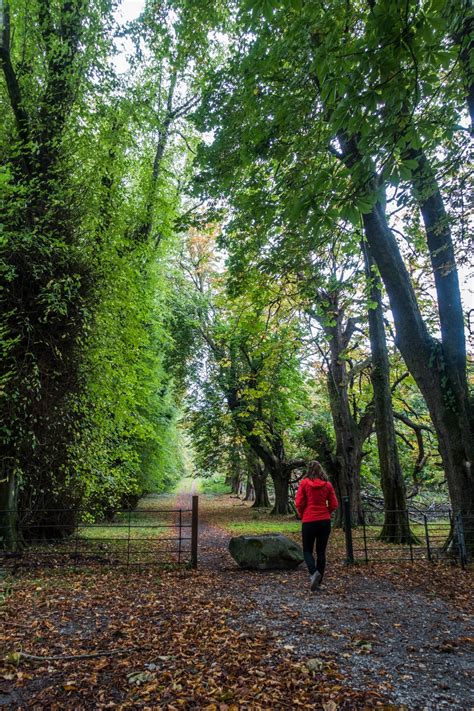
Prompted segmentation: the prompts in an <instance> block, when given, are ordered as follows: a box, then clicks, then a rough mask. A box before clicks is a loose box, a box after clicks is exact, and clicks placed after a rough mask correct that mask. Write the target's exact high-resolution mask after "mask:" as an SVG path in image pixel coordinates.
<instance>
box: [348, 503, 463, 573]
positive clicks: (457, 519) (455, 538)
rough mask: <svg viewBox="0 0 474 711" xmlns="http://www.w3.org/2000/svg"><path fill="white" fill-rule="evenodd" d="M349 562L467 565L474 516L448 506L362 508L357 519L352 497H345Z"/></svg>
mask: <svg viewBox="0 0 474 711" xmlns="http://www.w3.org/2000/svg"><path fill="white" fill-rule="evenodd" d="M343 514H344V535H345V547H346V559H347V562H348V563H403V562H412V563H413V562H415V561H419V560H426V561H430V562H435V561H440V560H451V561H453V560H456V561H457V562H458V563H459V564H460V565H461V567H462V568H465V567H466V565H467V564H468V562H469V560H470V556H469V550H470V547H469V544H468V542H469V541H472V540H473V537H474V535H473V534H474V516H466V515H463V514H461V513H456V514H453V512H452V511H451V510H449V509H444V510H442V509H437V510H436V512H433V511H430V510H428V511H425V512H423V511H421V510H419V509H408V510H403V511H401V510H393V511H373V510H368V511H367V510H363V511H362V514H361V517H360V518H359V520H358V521H354V520H353V517H352V513H351V506H350V502H349V499H348V498H347V497H345V498H344V499H343Z"/></svg>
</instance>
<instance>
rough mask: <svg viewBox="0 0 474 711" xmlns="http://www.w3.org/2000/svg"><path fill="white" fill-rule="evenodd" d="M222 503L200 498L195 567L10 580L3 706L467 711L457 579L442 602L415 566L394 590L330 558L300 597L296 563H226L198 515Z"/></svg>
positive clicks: (214, 534)
mask: <svg viewBox="0 0 474 711" xmlns="http://www.w3.org/2000/svg"><path fill="white" fill-rule="evenodd" d="M203 504H204V506H203ZM222 505H223V502H222V500H221V499H219V500H216V499H209V500H207V501H206V500H204V501H202V502H201V510H202V509H203V508H204V512H203V513H204V516H203V522H202V530H201V532H200V536H201V538H200V543H201V545H200V554H201V560H200V568H199V570H197V571H188V570H180V571H165V572H160V576H159V578H158V577H157V574H156V571H153V570H152V569H147V570H143V571H141V572H139V573H133V574H130V575H126V574H124V573H121V572H120V571H114V572H105V571H103V572H100V573H99V574H97V575H94V576H91V575H90V574H88V573H80V574H72V573H71V574H68V575H64V576H63V577H61V578H58V577H55V576H54V574H50V575H49V577H45V578H44V579H41V581H38V580H36V579H35V580H32V579H31V580H30V579H29V578H28V576H25V577H22V578H20V579H18V581H17V582H15V584H14V585H13V589H12V592H11V594H10V596H9V597H8V598H7V599H6V600H5V602H4V604H3V605H2V607H1V608H0V622H2V623H3V622H5V623H6V624H4V625H3V624H2V633H1V641H2V649H3V650H4V652H3V654H2V663H1V667H0V706H1V707H2V708H17V709H22V708H24V709H29V708H35V709H42V708H48V709H52V710H53V711H56V710H58V711H59V709H92V708H99V709H102V708H104V709H105V708H117V709H128V708H143V709H166V710H169V711H173V709H193V708H199V709H208V710H209V711H214V710H215V711H235V710H236V709H298V708H302V709H305V708H306V709H318V708H319V709H323V710H324V711H339V710H341V711H342V710H343V709H355V710H357V709H366V708H374V707H378V708H384V709H417V708H420V709H421V708H423V709H433V710H434V709H444V708H446V709H447V708H449V709H468V708H470V698H472V697H471V692H472V690H471V689H470V675H469V673H468V672H469V668H470V667H469V665H470V664H471V665H472V638H473V635H472V629H470V628H469V619H468V615H467V611H468V606H469V602H468V598H467V597H466V596H465V595H464V593H463V587H462V585H461V587H460V586H459V585H458V588H457V589H458V591H460V592H458V596H457V599H456V597H455V598H449V597H448V594H447V595H444V596H443V597H444V599H442V598H441V597H440V596H438V595H433V594H432V590H430V588H429V585H428V584H427V583H425V581H424V579H423V580H421V577H420V576H421V572H420V570H419V568H416V566H415V569H414V570H413V571H412V573H411V576H412V577H410V574H409V573H407V576H408V577H407V582H406V584H405V585H404V584H403V578H404V574H402V575H397V574H396V572H394V573H393V576H392V575H391V571H390V570H389V569H387V568H384V569H383V570H381V571H380V570H375V569H370V568H367V569H364V570H361V569H357V570H355V569H348V568H345V567H343V566H342V565H339V564H336V563H334V562H332V563H330V568H329V571H328V577H327V581H325V590H324V591H321V592H320V593H319V594H316V595H312V594H311V593H309V592H308V590H307V580H306V575H305V574H304V571H303V570H298V571H295V572H293V573H285V572H283V573H282V572H278V573H276V572H275V573H273V572H272V573H265V574H263V573H248V572H244V571H240V570H238V569H237V568H236V567H235V565H234V564H233V562H232V560H231V559H230V557H229V555H228V553H227V543H228V538H229V536H228V534H227V533H226V532H225V531H224V530H223V529H222V528H218V527H216V526H212V525H209V524H208V523H206V518H208V520H210V521H212V513H213V507H216V506H222ZM229 513H231V511H230V512H229ZM424 572H425V577H429V569H428V570H427V569H426V568H425V571H424ZM457 575H458V576H459V575H460V572H459V571H457ZM447 580H448V583H449V582H450V578H449V576H447ZM413 581H414V582H413ZM424 586H426V589H425V587H424ZM448 599H449V600H450V602H449V604H448V602H447V600H448ZM456 603H459V604H456ZM9 622H11V623H14V624H12V625H9V624H8V623H9ZM121 650H125V652H124V653H123V654H122V653H120V652H121ZM127 650H128V651H127ZM28 655H29V656H28ZM86 655H88V656H86ZM89 655H94V656H89ZM74 657H76V658H74ZM77 657H79V658H77Z"/></svg>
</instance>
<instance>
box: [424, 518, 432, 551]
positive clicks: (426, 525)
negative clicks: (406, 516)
mask: <svg viewBox="0 0 474 711" xmlns="http://www.w3.org/2000/svg"><path fill="white" fill-rule="evenodd" d="M423 522H424V524H425V538H426V552H427V554H428V560H429V561H430V562H431V560H432V557H431V546H430V533H429V530H428V517H427V515H426V514H423Z"/></svg>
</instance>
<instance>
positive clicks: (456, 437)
mask: <svg viewBox="0 0 474 711" xmlns="http://www.w3.org/2000/svg"><path fill="white" fill-rule="evenodd" d="M363 219H364V229H365V234H366V237H367V241H368V243H369V245H370V248H371V252H372V254H373V256H374V259H375V261H376V263H377V266H378V268H379V271H380V274H381V276H382V279H383V281H384V284H385V288H386V289H387V294H388V297H389V300H390V305H391V308H392V312H393V316H394V321H395V327H396V342H397V346H398V348H399V350H400V352H401V354H402V356H403V358H404V360H405V363H406V364H407V367H408V369H409V370H410V373H411V374H412V375H413V377H414V379H415V381H416V383H417V385H418V387H419V388H420V391H421V393H422V395H423V397H424V398H425V400H426V403H427V405H428V409H429V411H430V415H431V419H432V421H433V425H434V427H435V430H436V434H437V437H438V442H439V451H440V454H441V458H442V460H443V467H444V471H445V474H446V478H447V482H448V489H449V494H450V498H451V502H452V506H453V509H454V510H455V511H459V512H461V513H462V514H463V515H464V516H474V476H473V473H472V447H473V445H472V435H471V432H472V429H471V427H472V424H471V421H470V414H468V413H466V409H465V404H464V402H459V397H458V390H457V388H456V387H454V386H453V385H452V383H451V374H450V372H449V371H448V369H447V367H446V358H445V356H444V352H443V347H442V344H441V343H439V341H437V340H436V339H434V338H432V337H431V336H430V335H429V333H428V330H427V328H426V324H425V322H424V321H423V319H422V317H421V314H420V311H419V307H418V304H417V301H416V297H415V293H414V291H413V287H412V284H411V281H410V276H409V274H408V272H407V270H406V268H405V265H404V263H403V260H402V257H401V254H400V251H399V249H398V245H397V243H396V240H395V237H394V235H393V233H392V231H391V230H390V228H389V226H388V223H387V219H386V216H385V210H384V207H383V206H382V204H381V203H380V202H378V203H377V204H376V206H375V207H374V208H373V209H372V211H371V212H370V213H369V214H366V215H364V216H363ZM469 547H470V548H471V549H473V548H474V537H473V536H470V539H469Z"/></svg>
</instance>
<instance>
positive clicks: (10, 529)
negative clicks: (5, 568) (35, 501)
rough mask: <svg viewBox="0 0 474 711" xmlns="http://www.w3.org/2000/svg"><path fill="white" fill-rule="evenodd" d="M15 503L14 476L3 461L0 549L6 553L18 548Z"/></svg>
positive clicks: (16, 497)
mask: <svg viewBox="0 0 474 711" xmlns="http://www.w3.org/2000/svg"><path fill="white" fill-rule="evenodd" d="M17 501H18V491H17V481H16V476H15V473H14V471H13V470H12V469H11V468H8V466H7V460H4V461H3V462H2V466H1V470H0V549H2V548H3V549H4V550H7V551H16V549H17V547H18V526H17V518H18V510H17V508H18V504H17Z"/></svg>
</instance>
